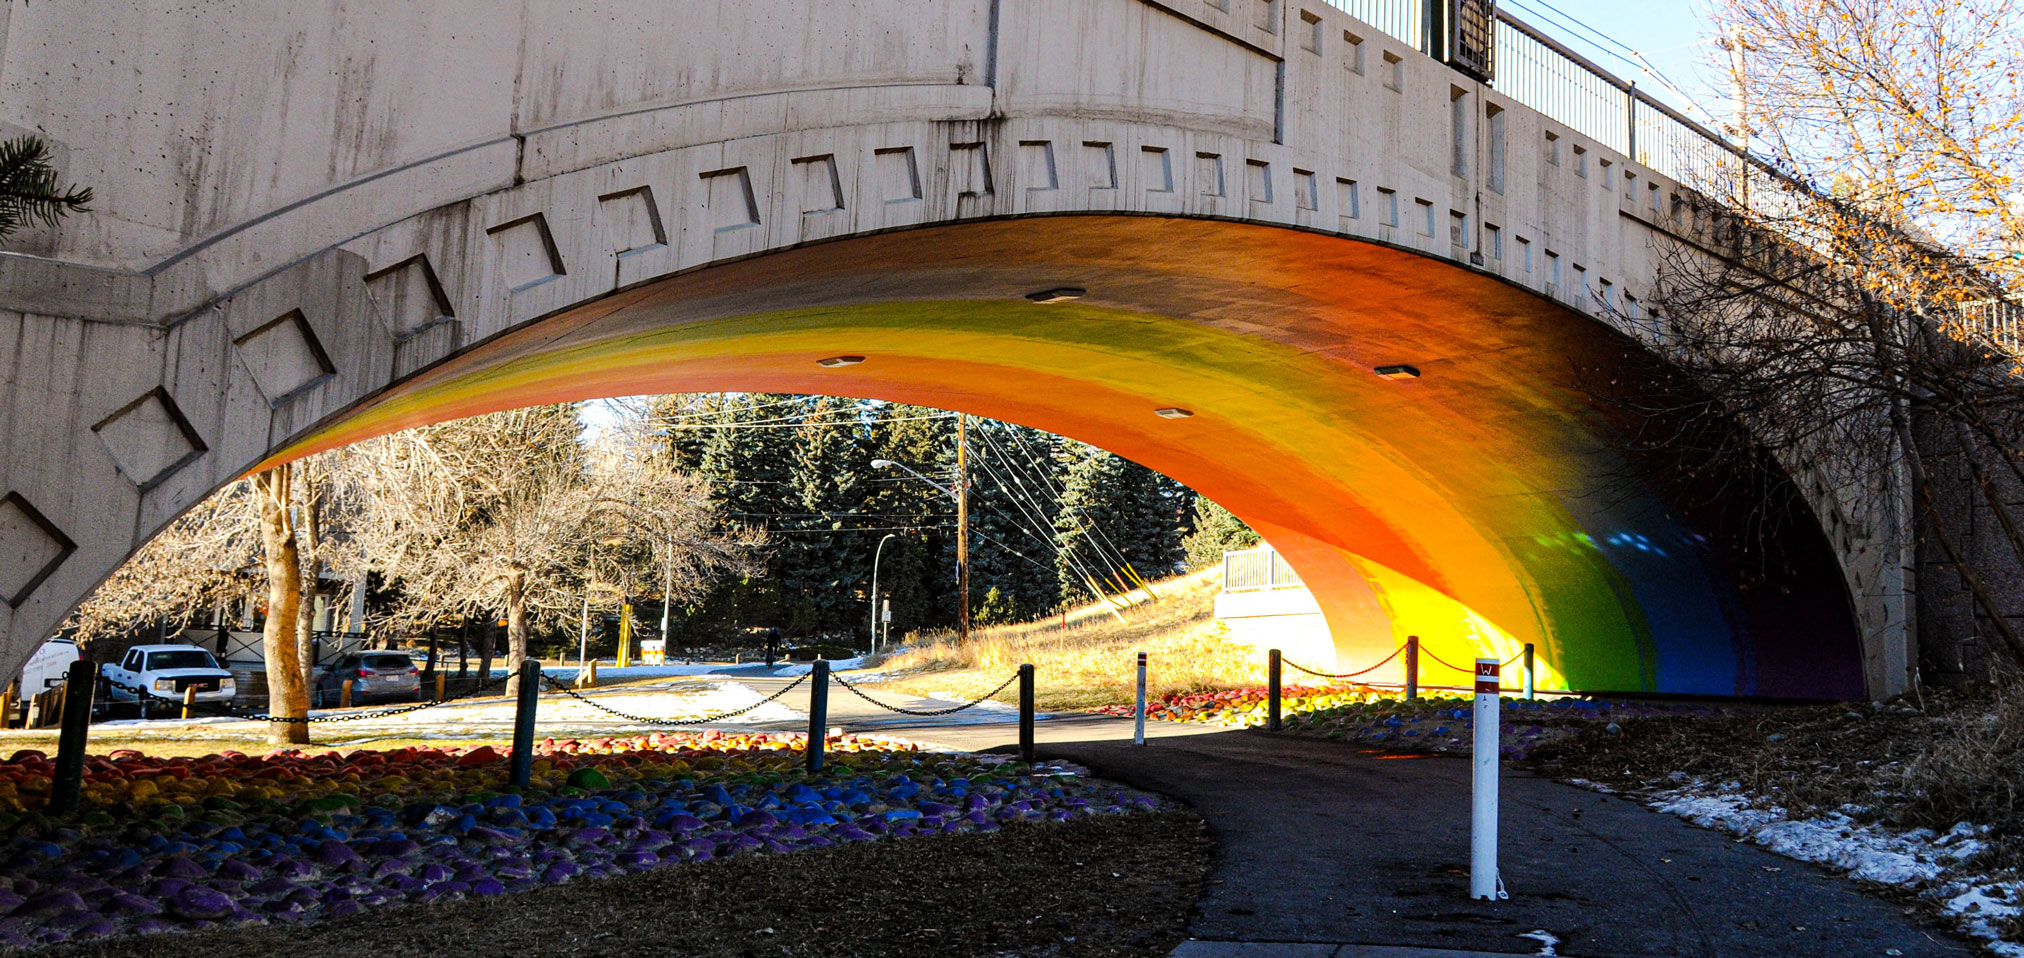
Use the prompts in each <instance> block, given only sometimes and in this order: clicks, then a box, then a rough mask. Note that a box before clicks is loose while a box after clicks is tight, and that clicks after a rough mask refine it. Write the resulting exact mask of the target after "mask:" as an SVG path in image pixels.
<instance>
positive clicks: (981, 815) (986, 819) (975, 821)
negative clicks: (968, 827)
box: [962, 808, 991, 825]
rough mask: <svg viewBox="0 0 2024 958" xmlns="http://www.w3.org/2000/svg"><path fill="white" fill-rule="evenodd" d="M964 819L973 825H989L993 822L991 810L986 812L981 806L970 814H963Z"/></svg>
mask: <svg viewBox="0 0 2024 958" xmlns="http://www.w3.org/2000/svg"><path fill="white" fill-rule="evenodd" d="M962 820H963V821H966V822H969V823H970V824H972V825H989V824H990V823H991V815H990V813H989V812H986V811H984V810H983V809H981V808H980V809H977V810H976V811H974V812H971V813H970V814H968V815H965V816H963V819H962Z"/></svg>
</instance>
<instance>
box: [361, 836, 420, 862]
mask: <svg viewBox="0 0 2024 958" xmlns="http://www.w3.org/2000/svg"><path fill="white" fill-rule="evenodd" d="M421 853H422V846H420V845H418V844H416V843H415V841H414V839H411V838H382V839H380V840H379V841H376V842H373V843H372V854H373V857H374V858H409V857H412V856H415V855H419V854H421Z"/></svg>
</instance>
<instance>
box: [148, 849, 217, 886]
mask: <svg viewBox="0 0 2024 958" xmlns="http://www.w3.org/2000/svg"><path fill="white" fill-rule="evenodd" d="M155 875H156V876H157V877H160V878H180V879H182V880H184V881H202V880H204V879H206V878H209V877H211V873H210V872H208V871H205V870H204V866H202V865H199V864H197V863H196V862H193V861H191V860H189V859H187V858H184V857H183V856H181V855H177V856H175V857H173V858H164V859H162V863H161V864H159V865H156V866H155Z"/></svg>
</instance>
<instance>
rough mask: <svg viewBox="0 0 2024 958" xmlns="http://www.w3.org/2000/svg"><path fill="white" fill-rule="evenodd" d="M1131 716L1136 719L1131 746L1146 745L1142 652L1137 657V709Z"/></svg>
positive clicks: (1143, 654) (1144, 682)
mask: <svg viewBox="0 0 2024 958" xmlns="http://www.w3.org/2000/svg"><path fill="white" fill-rule="evenodd" d="M1133 715H1134V716H1135V717H1136V718H1135V721H1134V723H1133V726H1132V733H1131V743H1132V744H1133V745H1144V744H1145V743H1146V654H1145V653H1144V652H1140V653H1139V656H1138V709H1137V711H1135V712H1134V713H1133Z"/></svg>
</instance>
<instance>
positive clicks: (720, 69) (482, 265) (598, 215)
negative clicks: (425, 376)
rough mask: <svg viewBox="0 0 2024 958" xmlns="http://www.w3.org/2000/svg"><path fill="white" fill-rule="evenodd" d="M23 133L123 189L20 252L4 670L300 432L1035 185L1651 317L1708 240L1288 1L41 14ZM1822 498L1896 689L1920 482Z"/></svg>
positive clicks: (1622, 318) (1667, 204) (24, 7)
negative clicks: (643, 304) (1906, 498)
mask: <svg viewBox="0 0 2024 958" xmlns="http://www.w3.org/2000/svg"><path fill="white" fill-rule="evenodd" d="M81 22H87V23H90V24H92V29H90V30H78V29H77V28H76V25H77V24H78V23H81ZM1352 40H1354V41H1356V42H1354V43H1352V42H1351V41H1352ZM1492 109H1494V110H1496V111H1497V112H1498V117H1497V121H1496V122H1495V123H1491V122H1489V120H1490V112H1489V111H1491V110H1492ZM19 130H36V131H40V132H42V133H43V134H45V135H47V136H48V137H49V138H50V139H51V140H52V141H53V142H54V143H55V145H56V147H57V155H58V157H59V161H60V163H61V165H62V166H63V168H64V174H65V176H66V177H67V178H68V179H72V180H77V181H81V182H85V183H88V184H90V185H92V186H93V187H94V188H95V189H96V190H97V193H98V200H97V202H96V203H95V209H94V212H93V213H91V214H90V215H88V216H84V217H77V218H72V219H70V220H67V221H66V222H65V224H64V225H63V227H62V229H60V230H58V231H40V232H35V231H31V232H29V233H26V234H24V235H23V236H22V237H21V238H20V241H19V242H17V243H15V244H14V245H13V247H12V249H13V251H12V252H10V253H8V254H6V255H4V256H0V369H4V370H5V373H4V375H5V377H6V378H5V381H4V383H0V389H4V400H0V402H4V407H0V600H4V602H0V672H5V671H8V670H10V669H11V668H12V667H13V666H15V665H17V664H18V663H19V662H20V661H21V660H22V658H23V657H24V656H25V655H26V654H28V651H29V649H30V648H32V646H33V644H34V642H35V641H36V639H37V638H39V637H40V636H41V635H43V634H45V633H46V632H47V631H48V630H49V629H50V628H52V627H53V626H54V625H55V624H56V623H57V622H58V621H59V620H60V619H61V618H62V616H63V615H64V614H65V613H66V612H67V610H68V609H69V608H71V607H72V605H74V603H75V602H77V601H78V600H79V599H80V598H81V597H82V596H83V595H84V594H85V593H86V592H87V591H88V590H89V589H90V588H91V587H92V586H93V585H94V584H95V583H96V582H97V581H99V579H100V578H101V577H103V576H104V575H105V574H106V573H107V572H108V571H109V570H111V569H112V568H113V567H115V566H116V565H117V564H118V563H119V562H120V561H121V560H122V559H123V558H125V557H126V556H127V555H129V554H130V553H131V552H132V550H133V549H134V548H136V547H137V546H138V544H139V543H141V542H144V541H145V540H146V539H147V538H148V537H149V536H150V535H151V534H152V533H153V532H154V531H155V530H157V529H158V528H160V527H161V526H162V525H163V524H164V523H165V522H167V521H168V520H169V519H170V518H172V517H173V516H175V515H176V514H178V513H179V512H181V511H182V510H183V509H185V508H187V507H188V506H189V505H190V504H191V503H193V502H194V501H196V500H197V499H199V498H201V497H202V496H203V495H205V494H206V493H208V492H209V491H210V490H212V489H215V488H217V487H218V486H219V485H220V484H222V483H224V482H226V481H229V480H230V479H232V478H233V477H235V476H237V475H239V474H240V473H242V472H243V471H244V470H246V469H247V468H249V467H251V466H253V465H254V464H256V463H259V462H261V461H263V460H265V459H267V458H268V457H269V456H270V455H272V454H274V453H275V452H276V451H277V450H282V449H285V448H288V447H290V446H291V445H292V444H295V443H298V442H300V441H301V440H303V439H305V438H306V437H309V436H311V435H313V434H315V433H316V432H317V431H319V430H321V429H328V428H331V427H332V426H333V424H336V423H339V422H341V421H342V418H343V416H344V415H345V414H346V413H347V412H348V411H350V410H354V409H357V408H364V404H368V403H384V402H386V401H389V399H390V397H394V398H397V397H398V396H399V395H400V394H401V391H402V390H404V389H409V388H413V387H414V384H415V383H416V381H417V380H416V373H417V372H418V371H420V370H424V369H428V368H430V367H431V366H433V365H435V364H438V363H441V362H444V361H445V360H449V359H452V358H454V357H457V356H460V355H464V354H466V353H468V352H469V351H471V350H472V349H473V348H474V347H476V346H477V345H479V344H482V343H485V342H487V341H489V340H492V339H494V338H495V337H498V336H500V335H501V334H504V333H507V332H508V331H511V330H516V329H517V330H521V331H523V332H526V331H530V330H536V329H539V328H544V327H542V324H544V323H548V322H554V321H555V320H552V319H550V318H551V317H557V316H558V315H559V314H563V313H564V312H565V311H568V310H571V309H572V308H573V307H584V308H585V309H589V310H592V311H595V310H597V309H600V308H603V307H600V306H597V305H595V304H599V303H601V302H603V301H604V300H605V298H606V297H608V296H610V295H611V294H612V293H613V292H614V291H617V290H623V289H626V288H629V287H634V286H638V285H640V284H644V283H649V282H652V281H656V280H660V279H662V278H666V277H680V276H683V275H686V274H688V273H690V272H693V271H696V270H698V269H699V268H701V267H705V266H709V265H711V264H721V263H727V262H734V261H738V260H741V259H744V258H748V257H752V256H755V255H757V254H763V253H769V252H775V251H780V250H786V249H792V248H796V247H805V246H808V245H809V244H813V243H816V242H818V241H828V240H839V239H848V238H854V237H865V236H871V235H875V234H880V233H883V232H886V231H892V230H901V229H910V228H917V227H922V226H928V225H933V224H946V223H954V222H972V221H985V220H993V219H1002V218H1010V217H1030V216H1036V215H1042V214H1073V213H1125V214H1134V215H1150V216H1156V217H1166V218H1174V219H1209V220H1223V221H1233V222H1242V223H1249V224H1256V225H1260V226H1267V227H1275V228H1284V229H1290V230H1301V231H1309V232H1312V233H1316V234H1327V235H1332V236H1336V237H1339V238H1340V239H1341V241H1343V242H1354V243H1360V244H1378V245H1382V246H1385V247H1389V248H1393V249H1397V250H1403V251H1407V252H1410V253H1413V254H1416V255H1418V256H1422V257H1426V258H1428V259H1429V260H1431V261H1436V262H1443V263H1448V264H1452V265H1453V266H1454V267H1455V268H1457V269H1459V270H1462V271H1466V272H1467V273H1469V274H1471V275H1475V276H1480V277H1483V278H1486V279H1491V280H1495V281H1500V282H1503V283H1508V284H1510V286H1511V287H1512V288H1514V289H1518V290H1525V291H1529V293H1530V295H1532V296H1534V297H1535V298H1537V299H1538V301H1539V302H1541V303H1557V304H1559V305H1560V307H1562V308H1564V309H1565V310H1567V311H1570V312H1569V314H1568V321H1570V322H1577V321H1583V320H1576V319H1574V316H1575V315H1579V314H1585V315H1587V316H1590V317H1592V320H1588V321H1592V322H1608V323H1613V324H1616V325H1618V326H1621V327H1622V329H1623V331H1624V332H1626V333H1630V334H1632V335H1649V332H1650V331H1649V329H1648V328H1647V326H1648V324H1647V323H1645V322H1642V321H1640V320H1639V319H1637V318H1635V317H1638V313H1637V310H1636V309H1635V307H1634V306H1632V305H1631V302H1632V298H1633V297H1636V296H1637V295H1638V294H1639V293H1640V292H1641V291H1642V290H1644V289H1646V288H1647V286H1648V285H1649V283H1650V281H1651V274H1652V270H1653V262H1652V259H1653V257H1652V244H1653V242H1654V241H1655V240H1656V239H1658V238H1659V237H1661V236H1664V235H1668V234H1674V233H1677V234H1693V235H1699V234H1701V233H1704V232H1706V231H1707V229H1708V227H1709V222H1708V219H1707V217H1706V216H1705V215H1703V214H1702V213H1701V212H1700V210H1699V206H1698V204H1697V203H1695V202H1693V200H1692V197H1690V196H1688V195H1686V194H1685V193H1683V192H1682V191H1681V190H1680V189H1679V188H1678V186H1677V184H1674V183H1672V182H1670V181H1668V180H1666V179H1664V178H1663V177H1659V176H1657V175H1656V174H1654V173H1653V172H1652V171H1650V170H1648V169H1645V168H1643V167H1642V166H1640V165H1639V164H1637V163H1634V162H1631V161H1629V160H1628V159H1626V158H1625V157H1622V156H1620V155H1617V154H1614V153H1613V152H1612V151H1610V150H1608V149H1607V148H1606V147H1604V146H1602V145H1600V144H1596V143H1592V142H1589V141H1587V140H1585V139H1584V138H1583V137H1581V136H1580V135H1578V134H1575V133H1573V132H1571V131H1569V130H1567V129H1565V128H1563V127H1561V126H1559V125H1558V124H1555V123H1553V122H1552V121H1550V120H1548V119H1546V118H1544V117H1541V116H1539V115H1538V114H1535V113H1532V112H1531V111H1529V110H1526V109H1524V108H1523V107H1520V106H1518V105H1517V104H1515V103H1512V102H1511V101H1509V100H1507V99H1505V98H1503V97H1502V96H1500V95H1498V94H1496V93H1494V92H1492V91H1490V90H1488V89H1486V88H1484V87H1483V86H1482V85H1480V84H1477V83H1474V82H1472V81H1469V80H1467V79H1465V78H1463V77H1462V76H1461V75H1460V74H1457V73H1455V72H1453V71H1451V70H1448V69H1446V68H1445V67H1443V66H1441V65H1439V64H1437V63H1434V62H1433V61H1431V60H1428V59H1426V58H1424V57H1421V56H1419V55H1418V54H1416V53H1414V52H1412V51H1411V50H1408V49H1405V48H1404V47H1403V46H1401V45H1399V44H1397V43H1396V42H1394V41H1391V40H1389V39H1387V38H1386V37H1384V36H1383V35H1382V34H1379V33H1378V32H1377V31H1375V30H1372V29H1370V28H1368V27H1367V26H1365V25H1362V24H1359V23H1357V22H1356V21H1354V20H1352V19H1350V18H1348V17H1346V16H1344V15H1342V14H1341V13H1340V12H1338V11H1336V10H1334V9H1333V8H1331V7H1328V6H1326V5H1324V4H1319V3H1313V4H1298V3H1285V2H1279V0H1229V2H1221V0H1218V2H1210V0H1024V2H1020V3H996V2H991V0H940V2H934V3H914V2H907V3H901V2H893V0H858V2H852V3H835V2H824V0H781V2H778V3H768V4H764V5H759V6H756V7H755V5H753V4H749V3H732V2H698V3H691V4H685V5H682V6H681V7H680V10H679V14H678V15H667V14H666V13H665V12H664V11H662V9H661V8H647V7H641V6H638V5H635V4H630V3H623V2H617V0H607V2H602V3H600V2H586V3H578V4H570V5H557V4H549V3H533V2H526V3H506V4H502V3H498V2H479V0H465V2H461V3H460V2H445V3H436V4H429V5H422V6H418V7H415V8H413V9H407V8H403V9H402V10H398V11H396V10H388V9H386V8H385V7H384V6H383V5H380V4H372V3H364V2H355V0H330V2H325V3H321V4H312V5H303V4H293V3H290V4H283V3H281V2H279V0H266V2H255V0H246V2H233V3H228V2H219V3H213V4H206V5H198V6H195V7H189V6H170V5H166V4H161V3H155V2H144V0H85V2H80V3H73V4H63V5H54V4H33V5H30V4H25V3H8V4H5V5H4V6H0V132H13V131H19ZM1456 131H1459V134H1460V139H1459V140H1458V139H1457V138H1456ZM1549 134H1551V135H1553V136H1555V137H1557V138H1558V140H1557V142H1558V147H1557V148H1556V150H1549V149H1548V146H1547V145H1548V136H1549ZM1556 156H1557V157H1558V158H1559V159H1558V162H1555V161H1554V159H1553V157H1556ZM1653 187H1656V189H1655V190H1654V189H1652V188H1653ZM1493 227H1494V229H1493ZM1049 234H1050V229H1049V227H1048V226H1047V225H1046V224H1045V223H1044V222H1039V223H1036V224H1035V225H1034V226H1033V227H1032V229H1031V234H1030V235H1031V240H1030V241H1031V244H1032V245H1034V246H1036V247H1038V246H1045V245H1046V243H1047V241H1048V236H1049ZM848 246H849V244H848V243H838V244H836V248H837V249H839V250H842V249H845V248H847V247H848ZM1478 257H1480V262H1479V261H1478ZM1217 265H1218V266H1219V267H1221V268H1222V269H1224V271H1225V272H1226V273H1228V274H1230V277H1231V278H1232V279H1233V280H1234V279H1236V278H1238V277H1240V276H1241V273H1242V266H1243V264H1242V262H1241V261H1238V262H1229V263H1221V264H1217ZM697 275H698V277H699V281H701V282H703V283H704V285H705V286H707V281H706V280H702V279H701V277H702V276H704V275H706V274H697ZM1351 279H1353V277H1343V276H1339V275H1338V276H1327V277H1322V276H1317V277H1315V278H1314V281H1315V282H1336V283H1340V282H1345V281H1349V280H1351ZM958 285H960V284H958ZM683 288H687V287H683ZM1427 293H1428V295H1429V296H1432V297H1435V302H1436V303H1438V301H1439V300H1438V297H1440V296H1441V295H1442V290H1441V289H1440V288H1438V287H1430V288H1429V289H1428V290H1427ZM959 295H960V293H959ZM992 295H1002V292H999V293H993V294H992ZM585 304H592V305H590V306H585ZM1221 305H1222V306H1223V307H1224V308H1225V312H1223V313H1220V314H1218V313H1216V311H1215V309H1214V308H1213V306H1211V305H1210V304H1202V303H1189V304H1185V307H1183V305H1182V304H1174V303H1170V304H1167V308H1166V310H1165V312H1166V313H1167V314H1175V313H1179V314H1183V315H1185V316H1188V317H1191V319H1190V320H1189V321H1197V322H1198V321H1201V320H1202V319H1203V318H1204V317H1212V318H1213V319H1214V320H1215V321H1217V322H1221V323H1224V324H1225V326H1226V328H1227V327H1234V326H1236V325H1239V324H1241V323H1242V322H1245V321H1248V314H1249V313H1250V310H1251V308H1252V306H1253V305H1254V304H1252V303H1248V302H1244V301H1242V300H1233V301H1230V302H1227V303H1224V304H1221ZM573 315H574V316H575V317H576V320H571V322H574V321H577V320H580V319H581V318H582V317H583V316H584V315H585V313H584V312H583V311H582V310H578V311H577V312H576V313H575V314H573ZM1271 322H1272V319H1271V318H1270V317H1269V316H1267V317H1264V321H1263V322H1262V323H1260V324H1259V325H1263V326H1266V327H1268V328H1269V324H1270V323H1271ZM566 326H567V323H565V324H564V327H566ZM502 401H503V400H502ZM1134 401H1137V400H1136V399H1134ZM469 408H470V407H467V411H468V409H469ZM1182 478H1184V479H1185V478H1187V477H1185V476H1183V477H1182ZM1544 488H1550V487H1542V490H1543V489H1544ZM1804 488H1806V489H1807V490H1808V492H1809V495H1810V497H1811V498H1810V501H1811V505H1812V506H1813V508H1814V511H1815V512H1816V514H1817V515H1818V516H1820V517H1821V518H1822V519H1823V520H1824V524H1826V525H1830V526H1832V527H1833V528H1834V529H1835V530H1836V532H1837V535H1836V537H1835V539H1834V545H1835V549H1836V551H1837V553H1838V554H1839V556H1840V560H1841V561H1840V564H1841V572H1842V574H1843V575H1844V577H1845V581H1846V584H1847V586H1848V589H1849V592H1850V594H1851V595H1852V598H1853V604H1854V611H1855V615H1856V618H1857V621H1858V623H1859V627H1860V630H1861V633H1862V635H1861V641H1862V650H1861V655H1862V660H1861V662H1860V670H1861V673H1862V678H1863V682H1864V683H1865V684H1866V686H1867V688H1868V690H1870V691H1871V692H1874V693H1884V692H1889V691H1893V690H1895V689H1898V688H1901V687H1903V685H1904V682H1905V678H1906V676H1907V674H1908V673H1907V667H1908V649H1909V647H1908V645H1907V641H1906V632H1905V613H1904V609H1903V602H1902V597H1903V594H1904V591H1905V589H1904V582H1903V573H1902V569H1903V568H1904V566H1905V562H1904V561H1903V556H1902V555H1901V553H1902V550H1903V546H1904V542H1905V541H1906V537H1905V536H1904V535H1902V533H1901V528H1900V527H1901V525H1902V523H1900V522H1898V521H1897V518H1896V516H1897V511H1898V510H1897V506H1898V503H1897V502H1896V501H1895V500H1894V499H1892V498H1891V497H1890V496H1888V495H1871V494H1867V493H1860V492H1859V491H1843V492H1839V493H1830V492H1814V491H1813V488H1814V487H1812V486H1811V485H1806V486H1804ZM1324 531H1325V530H1324ZM1409 551H1410V550H1407V552H1409ZM1401 554H1406V553H1401ZM1303 568H1304V566H1303ZM1529 587H1532V588H1538V587H1539V585H1538V584H1537V583H1534V584H1533V586H1529ZM1514 628H1515V627H1514ZM1525 628H1531V629H1534V630H1539V629H1545V630H1547V631H1551V630H1550V629H1549V628H1547V626H1546V625H1543V624H1538V623H1535V624H1533V625H1530V626H1526V627H1525ZM1518 631H1522V629H1519V630H1518ZM1653 667H1654V668H1655V669H1656V668H1657V666H1656V665H1654V666H1653ZM1740 674H1742V673H1740V672H1739V675H1740ZM1739 681H1740V679H1739Z"/></svg>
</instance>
